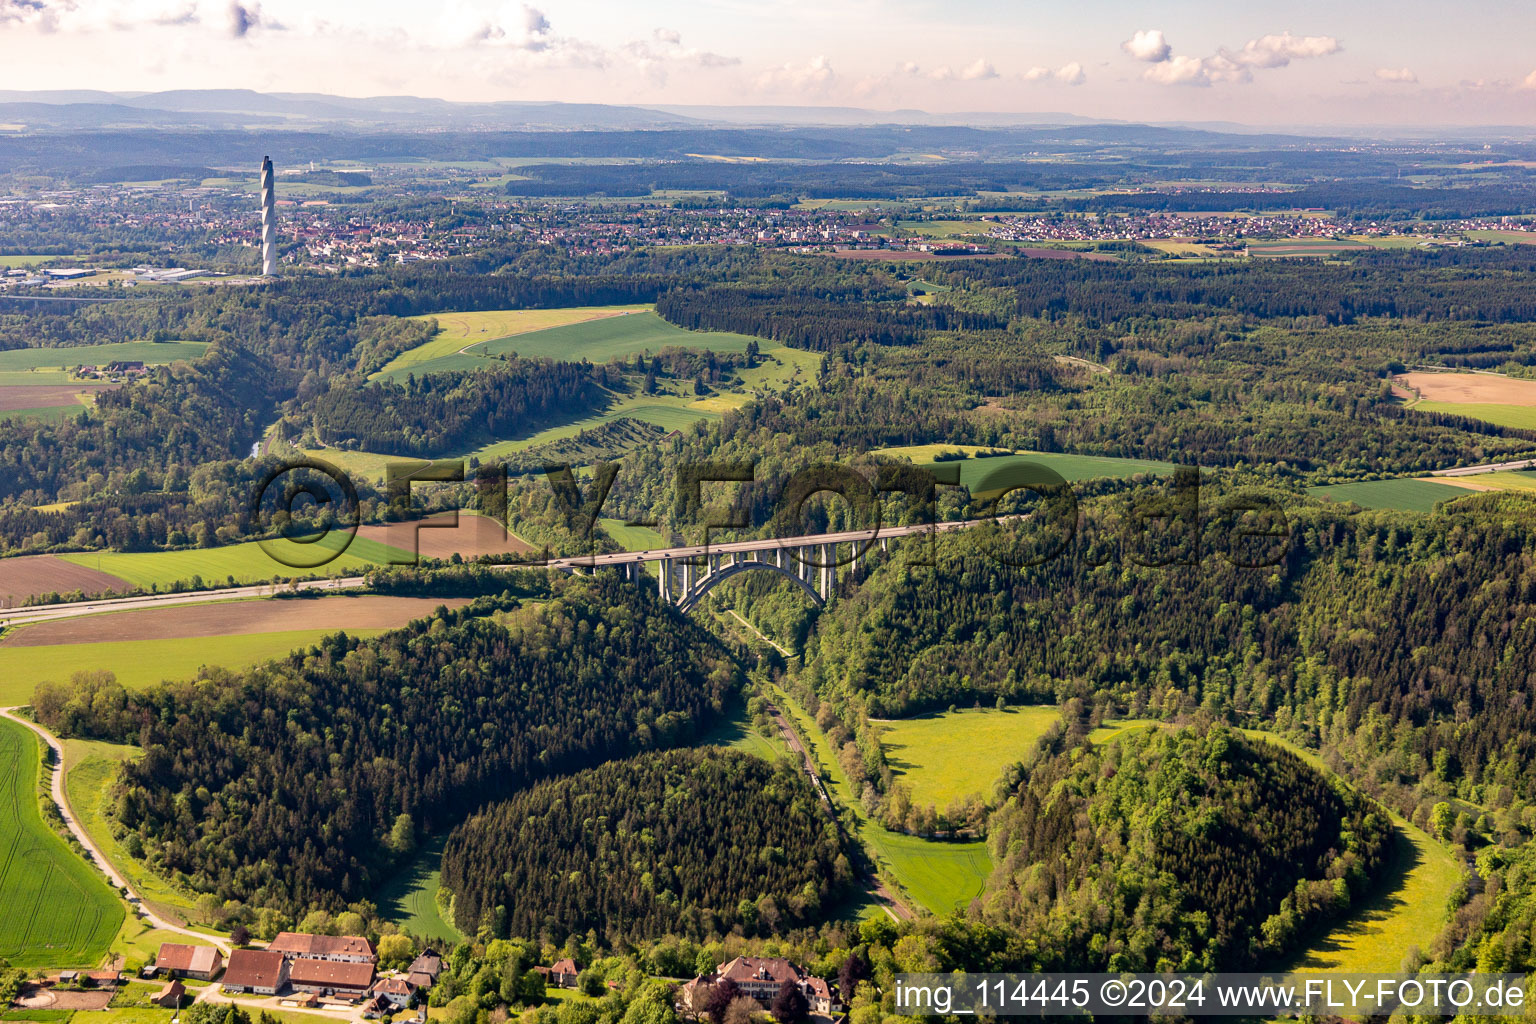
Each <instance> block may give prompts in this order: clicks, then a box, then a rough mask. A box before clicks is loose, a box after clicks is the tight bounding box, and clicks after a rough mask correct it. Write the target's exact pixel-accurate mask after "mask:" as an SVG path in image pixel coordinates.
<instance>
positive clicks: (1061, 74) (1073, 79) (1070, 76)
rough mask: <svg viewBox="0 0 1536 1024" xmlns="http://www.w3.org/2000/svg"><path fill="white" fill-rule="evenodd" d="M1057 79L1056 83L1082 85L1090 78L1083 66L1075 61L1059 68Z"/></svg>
mask: <svg viewBox="0 0 1536 1024" xmlns="http://www.w3.org/2000/svg"><path fill="white" fill-rule="evenodd" d="M1055 77H1056V81H1058V82H1065V83H1066V84H1067V85H1082V84H1083V83H1084V82H1085V81H1087V80H1088V76H1087V75H1086V74H1085V73H1084V72H1083V66H1082V65H1081V64H1079V63H1078V62H1077V61H1075V60H1074V61H1072V62H1071V63H1070V64H1063V65H1062V66H1061V67H1059V68H1057V69H1056V75H1055Z"/></svg>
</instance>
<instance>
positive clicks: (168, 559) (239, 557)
mask: <svg viewBox="0 0 1536 1024" xmlns="http://www.w3.org/2000/svg"><path fill="white" fill-rule="evenodd" d="M344 539H345V535H344V534H341V533H340V532H339V531H338V532H333V533H331V534H329V535H327V536H326V537H324V538H323V539H321V540H319V541H317V542H316V543H314V544H297V543H294V542H291V541H282V540H278V541H273V542H271V543H270V545H269V546H272V547H273V548H274V550H275V551H276V552H277V553H278V555H280V556H281V558H282V559H284V560H283V561H279V560H278V559H277V558H274V557H273V556H272V555H271V554H269V553H268V552H267V550H266V549H265V548H263V547H262V544H261V543H260V542H257V541H248V542H246V543H244V544H230V545H227V546H225V547H216V548H192V549H189V550H185V551H99V552H94V551H93V552H88V553H84V554H72V555H60V556H59V557H60V558H63V559H64V560H66V561H69V562H73V563H75V564H76V565H81V566H84V567H86V568H87V569H99V570H100V571H102V572H105V573H111V574H112V575H113V576H116V577H118V578H119V579H124V580H127V581H128V582H129V583H132V584H134V585H135V586H139V587H143V588H144V589H146V590H148V589H150V588H158V589H161V590H164V589H167V588H169V587H171V586H172V585H173V584H176V583H187V584H191V583H194V582H195V578H196V577H201V578H202V581H203V582H204V583H205V584H207V585H210V586H213V585H218V584H222V583H227V582H228V581H229V579H230V578H231V577H233V578H234V582H236V583H259V582H261V581H263V580H270V579H273V578H275V577H278V576H282V577H285V578H287V579H304V578H310V577H317V576H349V575H359V574H361V573H363V572H366V571H367V570H368V569H370V568H372V567H374V566H378V565H387V564H391V560H392V559H393V560H395V561H396V562H398V563H400V564H406V563H409V562H410V560H411V559H410V555H409V554H408V553H406V552H404V551H401V550H399V549H398V548H392V547H390V546H388V545H387V544H380V543H379V542H378V541H373V540H368V539H367V538H364V537H354V538H353V539H352V543H351V544H350V545H348V546H347V548H346V550H345V551H343V552H342V553H341V554H340V555H338V556H337V557H335V558H334V559H332V560H331V561H329V562H327V563H326V564H324V565H321V566H316V567H314V568H308V569H305V568H294V567H292V566H289V565H288V564H287V562H288V561H293V562H298V563H300V564H301V565H302V564H303V562H305V561H314V560H315V559H316V558H317V557H319V555H320V553H321V552H322V551H335V550H336V549H337V548H338V547H339V546H340V545H341V543H342V542H343V540H344Z"/></svg>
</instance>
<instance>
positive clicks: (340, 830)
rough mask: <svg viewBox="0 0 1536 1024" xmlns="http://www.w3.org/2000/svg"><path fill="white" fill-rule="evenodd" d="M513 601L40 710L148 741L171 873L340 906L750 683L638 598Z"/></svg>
mask: <svg viewBox="0 0 1536 1024" xmlns="http://www.w3.org/2000/svg"><path fill="white" fill-rule="evenodd" d="M499 604H500V606H502V607H504V608H505V609H506V610H504V611H501V612H498V613H497V614H495V615H494V616H487V615H486V614H485V612H487V611H491V610H494V607H493V608H485V607H483V606H477V608H478V610H479V611H480V612H481V614H473V610H461V611H458V612H444V613H441V614H439V615H438V616H435V617H433V618H432V619H430V620H424V621H421V622H418V623H415V624H413V625H412V626H410V627H408V628H406V629H404V630H400V631H397V632H393V633H388V634H385V635H384V636H382V637H379V638H377V639H373V640H364V641H359V640H356V639H351V638H348V637H346V636H345V635H343V634H337V635H335V636H333V637H331V638H329V639H327V640H326V641H325V642H324V643H323V644H322V645H321V646H320V647H319V648H317V649H314V650H311V651H309V652H305V653H297V654H294V655H293V656H291V657H290V658H288V659H286V660H284V661H279V662H274V663H270V664H267V665H263V666H260V667H258V668H255V669H252V670H250V671H249V672H245V673H241V674H238V675H236V674H231V673H228V672H225V671H222V670H210V671H209V672H208V673H207V674H205V675H204V676H203V677H202V678H200V679H198V680H195V681H192V682H187V683H178V684H165V685H163V686H160V687H156V688H153V689H150V690H148V691H145V692H142V693H133V694H127V695H123V694H122V693H121V689H120V688H119V689H118V690H117V693H118V694H119V696H118V698H117V700H116V701H112V700H107V699H100V700H96V699H93V700H92V701H90V702H89V704H88V706H89V707H90V708H92V709H93V711H92V713H90V714H84V715H80V716H78V717H76V718H75V719H74V720H73V721H72V722H66V721H59V720H55V718H53V717H52V716H50V714H48V713H46V712H45V713H43V714H42V715H40V717H41V718H42V719H43V720H44V721H45V722H47V723H48V724H49V725H51V726H55V727H64V726H68V727H69V728H70V729H71V730H72V731H73V732H75V733H76V734H86V735H105V736H111V737H113V738H118V739H136V740H137V741H138V742H139V743H140V744H141V745H142V747H143V749H144V756H143V758H142V759H140V760H137V761H135V762H133V763H131V764H128V765H125V767H124V769H123V777H122V785H121V788H120V792H119V794H118V797H117V801H116V806H115V810H114V814H115V817H116V820H117V821H118V823H119V824H121V825H122V826H123V827H124V828H126V829H128V830H130V831H131V832H132V833H134V834H135V835H136V836H137V841H138V842H140V843H141V844H142V846H143V849H144V851H145V855H146V857H147V858H148V859H149V861H150V863H152V864H154V865H155V866H156V867H157V868H158V869H159V870H161V871H164V872H165V873H167V874H168V875H171V876H173V877H184V878H186V879H187V880H188V881H189V882H190V884H191V885H192V886H194V887H195V888H197V889H200V890H205V891H211V892H216V893H218V894H219V895H221V896H223V897H225V898H231V899H238V900H241V901H243V902H245V903H247V904H251V905H255V906H268V907H272V908H278V909H282V910H285V911H289V912H292V911H294V910H296V909H300V908H303V907H305V906H308V905H311V904H314V905H322V906H324V905H328V904H329V905H332V906H335V905H337V904H339V903H345V902H347V901H350V900H355V899H357V898H359V897H361V896H366V895H368V894H369V893H370V892H371V891H372V888H371V887H372V885H373V884H375V883H376V882H377V880H378V879H379V877H381V875H380V873H381V872H383V871H385V870H387V869H388V868H389V866H390V865H391V864H392V863H393V862H394V861H395V860H396V859H397V858H399V857H401V856H404V855H406V854H408V853H409V852H410V850H411V849H412V847H413V846H414V843H415V840H416V838H417V837H418V836H423V835H427V834H430V833H432V832H436V831H442V830H444V829H445V828H447V827H449V826H451V825H453V824H455V823H457V821H458V820H459V819H460V818H462V817H463V816H464V815H465V814H467V813H468V812H469V811H471V810H473V809H474V808H476V807H478V806H480V805H481V804H483V803H484V802H486V801H487V800H494V799H497V798H499V797H504V796H506V795H508V794H510V793H512V792H513V791H515V790H516V789H517V788H518V787H519V786H520V785H522V784H524V783H526V782H528V781H531V780H534V779H537V778H541V777H546V776H549V775H553V774H560V773H563V772H569V771H572V770H574V769H578V768H582V767H585V766H587V765H588V764H590V763H592V762H593V761H596V760H600V759H602V758H606V757H611V756H614V755H615V754H622V753H625V752H628V751H640V750H646V749H650V748H654V747H662V746H667V745H670V744H674V743H677V742H680V741H682V740H684V739H686V738H688V737H689V736H691V735H692V734H693V733H694V732H695V731H696V730H697V729H699V728H701V727H703V726H704V725H706V724H707V723H708V722H709V721H710V719H711V717H712V716H713V715H714V714H716V713H717V711H718V710H719V709H720V708H721V707H722V705H723V702H724V701H725V700H726V698H727V696H728V695H729V694H730V693H731V692H732V691H733V690H734V689H735V688H736V687H737V686H738V685H739V680H738V676H737V670H736V668H735V666H734V664H733V663H732V661H731V660H730V659H729V658H728V657H727V656H726V654H725V652H724V650H723V649H722V647H721V645H720V644H719V642H718V641H717V640H715V639H714V638H713V637H712V636H711V635H710V634H709V633H707V632H706V631H704V630H702V629H700V628H699V627H697V626H695V625H694V624H692V623H691V622H689V621H688V620H687V619H685V618H683V617H682V616H680V615H679V614H677V613H676V612H675V611H674V610H672V609H671V608H670V607H668V606H665V605H662V604H660V603H658V602H657V601H655V600H654V599H653V598H650V597H648V596H647V595H645V594H642V593H639V592H638V591H637V590H636V588H633V587H624V586H623V585H622V584H619V583H617V582H614V581H609V582H591V581H572V582H571V583H569V584H568V585H566V586H563V587H562V588H560V589H559V590H558V591H557V593H556V596H555V597H554V598H553V599H552V600H549V601H545V602H540V603H531V604H519V602H518V601H517V600H516V599H504V600H502V601H500V602H499ZM60 706H61V708H62V709H66V710H67V709H68V708H69V707H70V705H69V704H68V701H67V699H66V700H64V701H61V702H60ZM75 707H77V708H78V707H79V704H76V705H75ZM278 865H281V867H278Z"/></svg>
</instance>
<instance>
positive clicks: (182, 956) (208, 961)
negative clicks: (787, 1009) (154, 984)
mask: <svg viewBox="0 0 1536 1024" xmlns="http://www.w3.org/2000/svg"><path fill="white" fill-rule="evenodd" d="M218 957H219V951H218V950H217V949H215V948H214V947H213V946H184V945H182V944H181V943H179V942H162V943H161V944H160V953H159V955H158V956H156V957H155V966H156V967H157V968H159V969H160V970H162V971H195V972H197V973H199V974H211V973H212V972H213V970H214V965H215V964H217V963H218Z"/></svg>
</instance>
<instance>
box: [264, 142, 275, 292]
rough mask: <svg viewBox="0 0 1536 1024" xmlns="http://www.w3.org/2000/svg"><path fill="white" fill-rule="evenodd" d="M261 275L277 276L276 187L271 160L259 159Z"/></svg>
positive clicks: (267, 158)
mask: <svg viewBox="0 0 1536 1024" xmlns="http://www.w3.org/2000/svg"><path fill="white" fill-rule="evenodd" d="M261 273H262V276H264V277H273V276H275V275H276V274H277V186H276V185H275V184H273V181H272V158H271V157H269V156H264V157H262V158H261Z"/></svg>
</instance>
